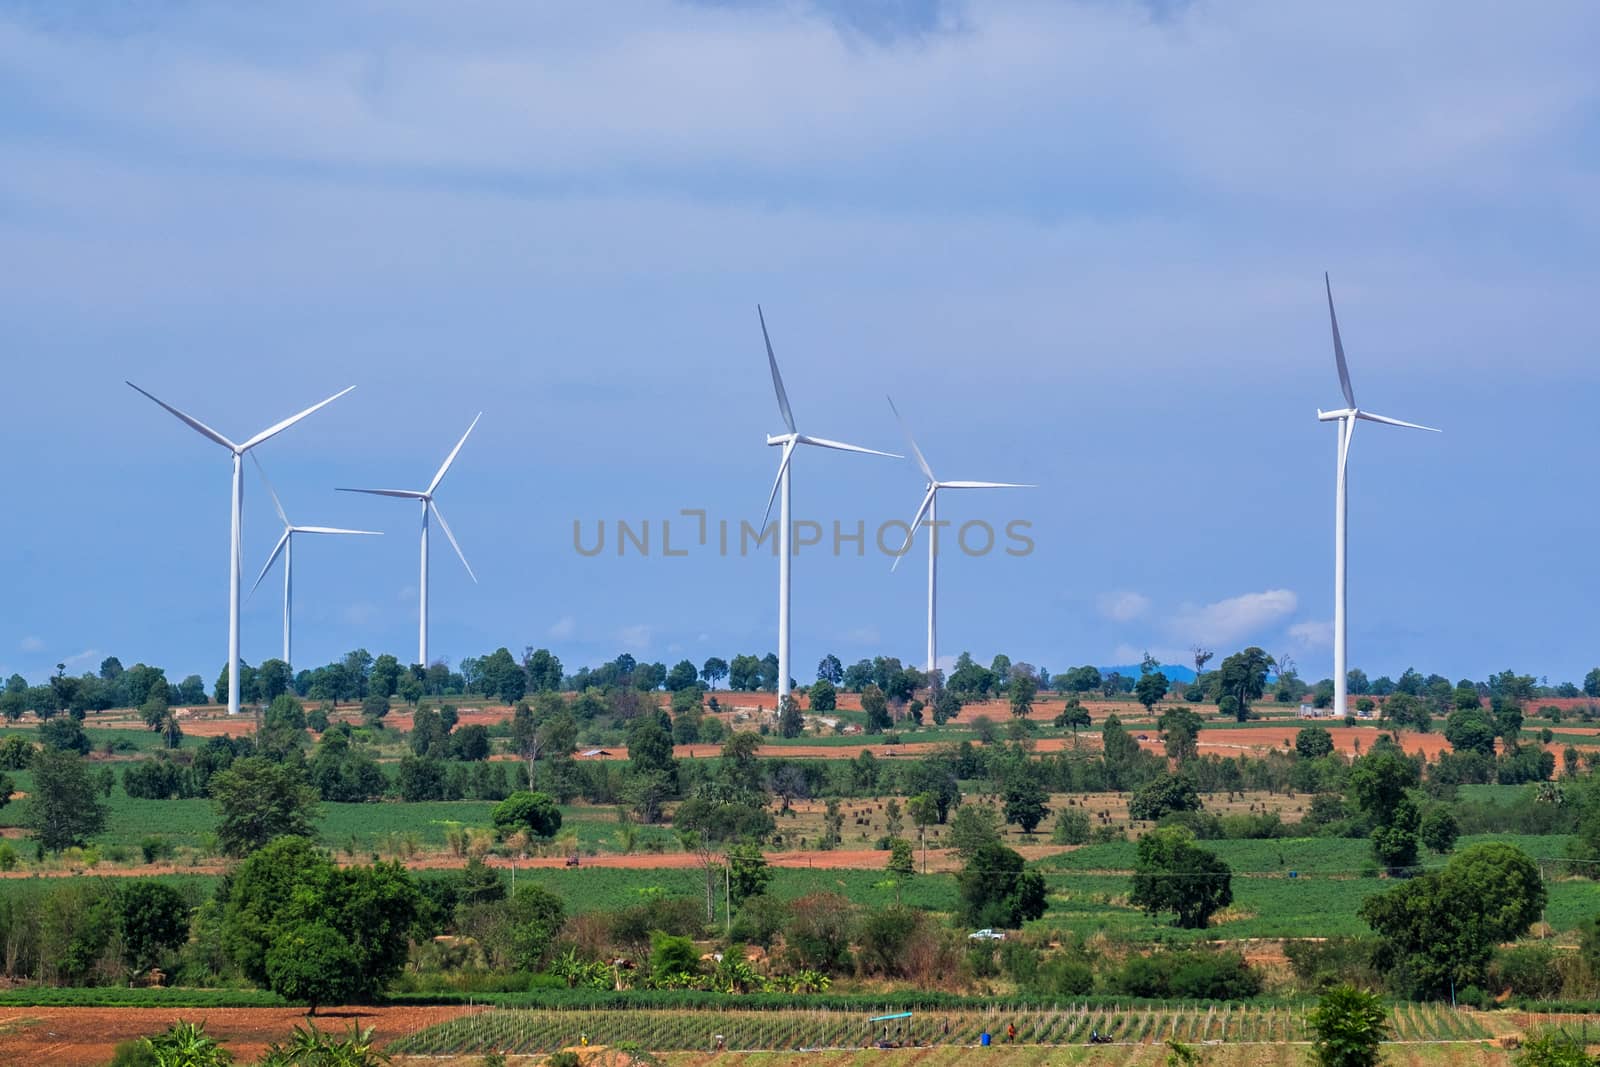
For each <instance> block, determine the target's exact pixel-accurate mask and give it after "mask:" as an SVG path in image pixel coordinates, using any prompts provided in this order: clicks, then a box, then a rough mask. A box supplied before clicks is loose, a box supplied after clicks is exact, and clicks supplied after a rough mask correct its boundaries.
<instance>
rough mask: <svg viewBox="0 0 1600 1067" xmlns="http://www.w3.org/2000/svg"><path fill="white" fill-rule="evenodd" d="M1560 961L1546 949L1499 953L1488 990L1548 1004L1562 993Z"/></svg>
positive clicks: (1537, 947) (1522, 947) (1528, 947)
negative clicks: (1498, 990)
mask: <svg viewBox="0 0 1600 1067" xmlns="http://www.w3.org/2000/svg"><path fill="white" fill-rule="evenodd" d="M1558 961H1559V957H1558V956H1557V955H1556V951H1555V949H1553V948H1551V947H1550V946H1549V945H1517V946H1515V947H1513V948H1508V949H1502V950H1501V951H1500V953H1499V954H1498V955H1497V956H1496V958H1495V961H1494V963H1493V965H1492V966H1491V967H1490V969H1489V978H1490V981H1491V982H1492V983H1493V985H1492V986H1491V988H1495V989H1504V988H1507V987H1509V988H1510V989H1511V992H1512V993H1513V994H1515V995H1516V996H1519V997H1524V998H1527V999H1529V1000H1550V999H1552V998H1554V997H1556V996H1559V995H1560V993H1561V986H1562V974H1561V969H1560V965H1559V962H1558Z"/></svg>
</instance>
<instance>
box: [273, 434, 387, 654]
mask: <svg viewBox="0 0 1600 1067" xmlns="http://www.w3.org/2000/svg"><path fill="white" fill-rule="evenodd" d="M250 458H251V459H253V460H255V463H256V473H257V474H259V475H261V484H262V485H264V486H266V487H267V495H268V496H270V497H272V506H273V507H274V508H276V509H277V511H278V518H280V519H282V520H283V536H282V537H280V538H278V543H277V544H276V545H274V546H273V548H272V555H270V556H268V557H267V562H266V565H265V566H263V567H262V568H261V573H260V574H259V575H257V576H256V584H255V585H252V586H251V587H250V595H251V596H255V593H256V589H258V588H259V587H260V585H261V580H262V579H263V578H265V577H266V576H267V572H268V571H270V570H271V569H272V565H273V564H274V563H276V562H277V560H278V555H279V553H282V554H283V662H284V663H285V664H288V665H289V666H291V667H292V666H293V664H294V660H293V659H291V658H290V655H291V654H292V653H293V651H294V630H293V621H292V620H293V619H294V535H295V534H364V535H366V536H369V537H379V536H382V535H381V534H379V533H378V531H377V530H340V529H337V528H335V527H332V526H296V525H295V524H294V523H292V522H290V521H289V516H288V515H286V514H284V510H283V502H282V501H281V500H279V499H278V494H277V493H276V492H275V491H274V490H273V488H272V483H271V482H269V481H267V472H266V470H265V469H264V468H263V467H262V466H261V461H260V460H259V459H256V457H255V456H254V455H251V457H250Z"/></svg>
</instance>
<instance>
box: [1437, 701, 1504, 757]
mask: <svg viewBox="0 0 1600 1067" xmlns="http://www.w3.org/2000/svg"><path fill="white" fill-rule="evenodd" d="M1495 734H1496V730H1495V724H1494V723H1492V722H1490V721H1489V716H1488V715H1486V714H1484V711H1483V708H1482V707H1480V706H1479V705H1478V703H1477V697H1476V696H1474V697H1473V704H1472V706H1471V707H1466V708H1458V709H1456V710H1455V711H1452V712H1451V713H1450V717H1449V718H1448V719H1446V720H1445V722H1444V739H1445V740H1446V741H1448V742H1450V747H1451V748H1453V749H1454V750H1455V751H1457V752H1477V753H1480V754H1482V755H1484V756H1488V757H1490V758H1493V756H1494V739H1495Z"/></svg>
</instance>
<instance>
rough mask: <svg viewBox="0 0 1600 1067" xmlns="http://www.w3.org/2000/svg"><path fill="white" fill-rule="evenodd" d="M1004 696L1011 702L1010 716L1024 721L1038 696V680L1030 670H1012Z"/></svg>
mask: <svg viewBox="0 0 1600 1067" xmlns="http://www.w3.org/2000/svg"><path fill="white" fill-rule="evenodd" d="M997 658H998V657H997ZM1006 695H1007V696H1008V697H1009V698H1010V700H1011V714H1012V715H1013V716H1015V717H1016V718H1018V719H1026V718H1027V717H1028V713H1029V712H1031V711H1032V710H1033V698H1034V697H1036V696H1038V695H1039V679H1038V678H1036V677H1035V676H1034V674H1033V672H1032V671H1031V670H1029V671H1017V670H1014V671H1013V672H1012V674H1011V681H1010V682H1009V683H1008V684H1007V686H1006Z"/></svg>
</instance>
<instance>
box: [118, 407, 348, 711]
mask: <svg viewBox="0 0 1600 1067" xmlns="http://www.w3.org/2000/svg"><path fill="white" fill-rule="evenodd" d="M127 384H128V386H129V387H130V388H132V389H134V390H136V391H137V392H140V393H143V394H144V395H145V396H147V397H150V399H151V400H154V401H155V402H156V403H157V404H160V405H161V406H162V407H164V408H166V409H167V410H168V411H170V412H171V413H172V414H173V415H175V416H177V418H179V419H180V420H182V421H183V422H184V423H185V424H186V425H187V426H188V427H189V428H190V429H192V430H194V431H195V432H196V433H198V434H199V435H200V436H202V437H206V438H209V439H210V440H212V441H215V442H216V443H217V444H219V445H221V446H222V447H223V448H226V449H227V450H228V451H229V452H231V453H233V511H232V515H233V532H232V533H231V534H230V535H229V538H228V714H229V715H237V714H239V534H240V528H241V527H242V526H243V524H244V467H243V463H244V454H245V453H246V452H248V451H250V450H251V449H252V448H254V447H256V445H259V444H261V443H262V442H263V441H265V440H267V439H268V438H272V437H276V436H277V435H278V434H280V433H282V432H283V431H284V430H287V429H288V428H289V427H291V426H293V425H294V424H295V423H297V422H299V421H300V420H301V419H303V418H305V417H306V416H307V415H310V414H311V413H312V412H314V411H317V410H318V409H320V408H324V407H327V406H328V405H329V404H331V403H333V402H334V401H335V400H338V399H339V398H340V397H341V396H344V394H345V393H348V392H349V391H350V389H354V388H355V386H353V385H352V386H351V387H350V389H344V390H341V391H339V392H337V393H334V394H333V395H332V396H330V397H329V398H328V399H326V400H324V401H323V402H322V403H320V404H314V405H312V406H311V407H308V408H306V409H305V410H304V411H302V412H301V413H300V414H298V415H291V416H290V417H289V418H287V419H284V420H283V421H282V422H280V423H277V424H276V425H274V426H269V427H267V428H266V429H265V430H262V431H261V432H260V433H258V434H256V435H255V436H254V437H252V438H250V439H249V440H247V441H245V442H244V443H243V444H234V443H233V442H232V441H230V440H228V439H227V438H226V437H224V436H222V435H221V434H220V433H218V432H217V431H215V430H213V429H212V428H211V427H209V426H207V425H206V424H205V423H203V422H201V421H200V420H199V419H196V418H194V417H192V416H189V415H185V414H184V413H183V412H181V411H179V410H178V409H177V408H175V407H173V406H172V405H171V404H169V403H167V402H166V401H165V400H160V399H158V398H156V397H154V396H151V395H150V394H149V393H146V392H145V391H144V390H143V389H140V388H139V387H138V386H137V385H134V384H133V383H132V382H128V383H127Z"/></svg>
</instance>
